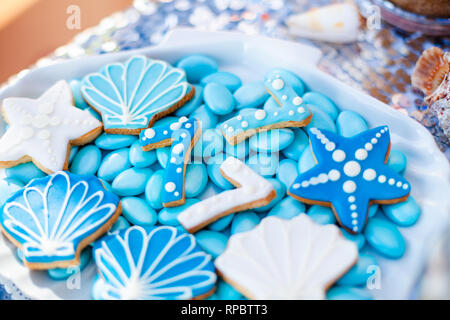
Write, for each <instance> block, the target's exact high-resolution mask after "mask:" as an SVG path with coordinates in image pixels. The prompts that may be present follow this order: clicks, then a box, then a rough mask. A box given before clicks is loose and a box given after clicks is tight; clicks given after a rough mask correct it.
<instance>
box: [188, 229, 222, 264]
mask: <svg viewBox="0 0 450 320" xmlns="http://www.w3.org/2000/svg"><path fill="white" fill-rule="evenodd" d="M195 239H196V240H197V243H198V245H199V246H200V248H202V249H203V250H205V252H206V253H209V254H210V255H211V256H212V257H213V258H214V259H215V258H217V257H218V256H220V255H221V254H222V252H224V251H225V248H226V246H227V242H228V237H227V236H226V235H224V234H222V233H220V232H216V231H211V230H200V231H199V232H197V233H196V234H195Z"/></svg>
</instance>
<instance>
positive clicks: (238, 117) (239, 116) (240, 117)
mask: <svg viewBox="0 0 450 320" xmlns="http://www.w3.org/2000/svg"><path fill="white" fill-rule="evenodd" d="M236 119H238V120H239V121H241V120H242V116H241V115H238V116H237V117H236ZM224 127H225V126H224Z"/></svg>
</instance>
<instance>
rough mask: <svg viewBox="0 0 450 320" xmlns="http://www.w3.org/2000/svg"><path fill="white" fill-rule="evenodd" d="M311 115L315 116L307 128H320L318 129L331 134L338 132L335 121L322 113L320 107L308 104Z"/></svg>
mask: <svg viewBox="0 0 450 320" xmlns="http://www.w3.org/2000/svg"><path fill="white" fill-rule="evenodd" d="M306 106H307V107H308V108H309V110H310V111H311V113H312V114H313V117H312V120H311V122H310V123H309V124H308V125H307V126H306V128H308V129H311V128H318V129H325V130H328V131H331V132H336V131H337V129H336V124H335V123H334V121H333V119H331V118H330V116H329V115H328V114H327V113H326V112H324V111H322V109H320V108H319V107H318V106H315V105H312V104H308V105H306Z"/></svg>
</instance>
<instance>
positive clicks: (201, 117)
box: [190, 104, 219, 131]
mask: <svg viewBox="0 0 450 320" xmlns="http://www.w3.org/2000/svg"><path fill="white" fill-rule="evenodd" d="M190 117H191V118H195V119H197V120H198V121H200V124H201V127H202V131H205V130H206V129H211V128H214V127H215V126H216V125H217V121H218V120H219V118H218V116H217V115H216V114H215V113H214V112H212V111H211V110H209V109H208V108H207V107H206V106H205V105H204V104H203V105H201V106H200V107H198V108H197V109H196V110H194V112H192V113H191V115H190Z"/></svg>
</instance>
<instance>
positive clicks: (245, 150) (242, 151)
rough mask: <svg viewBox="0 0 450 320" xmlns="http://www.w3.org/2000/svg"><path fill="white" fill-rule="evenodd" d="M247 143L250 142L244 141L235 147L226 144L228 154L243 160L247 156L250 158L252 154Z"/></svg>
mask: <svg viewBox="0 0 450 320" xmlns="http://www.w3.org/2000/svg"><path fill="white" fill-rule="evenodd" d="M247 141H248V140H244V141H242V142H239V143H237V144H235V145H231V144H229V143H228V142H225V152H226V154H228V155H230V156H233V157H235V158H238V159H241V160H243V159H244V158H245V157H246V156H248V154H249V152H250V148H249V145H248V142H247Z"/></svg>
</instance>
